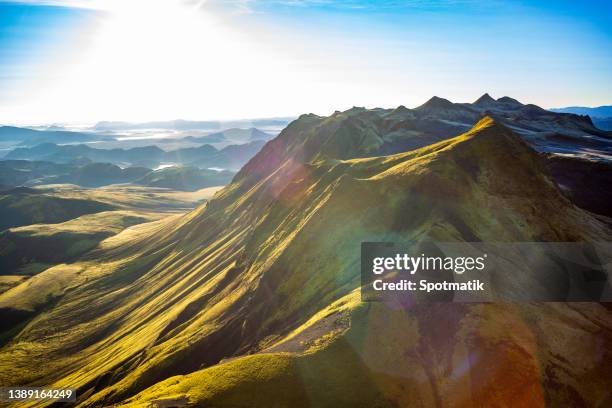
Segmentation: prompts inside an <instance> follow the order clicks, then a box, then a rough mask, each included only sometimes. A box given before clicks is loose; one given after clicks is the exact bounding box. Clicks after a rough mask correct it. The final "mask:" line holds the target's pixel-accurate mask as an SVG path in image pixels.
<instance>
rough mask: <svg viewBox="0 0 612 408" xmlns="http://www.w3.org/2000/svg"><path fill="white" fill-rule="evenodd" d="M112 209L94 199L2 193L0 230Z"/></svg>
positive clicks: (110, 206) (62, 220) (54, 221)
mask: <svg viewBox="0 0 612 408" xmlns="http://www.w3.org/2000/svg"><path fill="white" fill-rule="evenodd" d="M113 209H114V206H113V205H111V204H106V203H102V202H99V201H95V200H87V199H73V198H64V197H57V196H53V195H51V194H41V193H34V194H30V193H16V194H4V195H1V196H0V214H1V215H0V230H3V229H6V228H10V227H17V226H22V225H30V224H41V223H58V222H64V221H68V220H70V219H73V218H76V217H80V216H81V215H84V214H92V213H97V212H101V211H109V210H113Z"/></svg>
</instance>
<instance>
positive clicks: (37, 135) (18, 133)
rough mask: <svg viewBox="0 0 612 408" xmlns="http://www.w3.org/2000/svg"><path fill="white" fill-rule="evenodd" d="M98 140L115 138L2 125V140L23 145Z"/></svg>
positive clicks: (0, 128) (0, 130)
mask: <svg viewBox="0 0 612 408" xmlns="http://www.w3.org/2000/svg"><path fill="white" fill-rule="evenodd" d="M98 140H115V139H114V138H113V137H112V136H107V135H99V134H96V133H82V132H69V131H64V130H34V129H27V128H20V127H14V126H0V141H2V142H16V143H19V144H20V145H22V146H35V145H38V144H41V143H83V142H92V141H98Z"/></svg>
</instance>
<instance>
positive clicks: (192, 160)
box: [4, 140, 265, 169]
mask: <svg viewBox="0 0 612 408" xmlns="http://www.w3.org/2000/svg"><path fill="white" fill-rule="evenodd" d="M264 143H265V142H264V141H262V140H256V141H253V142H250V143H245V144H242V145H229V146H226V147H224V148H222V149H220V150H218V149H216V148H215V147H213V146H211V145H208V144H206V145H202V146H200V147H190V148H182V149H177V150H171V151H168V152H166V151H164V150H162V149H160V148H159V147H157V146H145V147H134V148H131V149H95V148H92V147H89V146H87V145H64V146H59V145H56V144H51V143H45V144H41V145H38V146H34V147H31V148H25V147H24V148H17V149H14V150H12V151H10V152H9V153H8V154H7V155H6V156H5V157H4V159H7V160H24V159H26V160H39V161H50V162H56V163H75V162H80V161H82V160H83V159H85V160H90V161H94V162H99V163H113V164H119V165H124V166H125V165H131V166H134V167H157V166H159V165H160V164H163V163H168V162H170V163H176V164H184V165H190V166H196V167H201V168H207V167H220V168H225V169H239V168H240V167H241V166H242V165H243V164H244V163H246V162H247V161H248V159H250V158H251V157H253V155H254V154H255V153H257V152H258V151H259V149H261V147H262V146H263V145H264Z"/></svg>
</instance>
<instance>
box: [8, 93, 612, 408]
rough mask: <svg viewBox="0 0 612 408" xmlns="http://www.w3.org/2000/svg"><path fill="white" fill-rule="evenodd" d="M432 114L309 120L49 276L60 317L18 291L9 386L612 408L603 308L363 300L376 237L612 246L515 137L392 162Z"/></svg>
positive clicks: (134, 402) (94, 401)
mask: <svg viewBox="0 0 612 408" xmlns="http://www.w3.org/2000/svg"><path fill="white" fill-rule="evenodd" d="M432 108H436V109H437V106H433V107H432ZM442 108H443V109H444V110H448V109H451V108H450V107H448V106H447V105H446V104H444V106H442ZM451 110H454V108H452V109H451ZM413 114H415V113H414V112H409V113H406V112H401V111H400V112H397V111H395V110H394V111H392V112H388V111H387V112H381V111H380V110H369V111H368V110H365V109H359V108H357V109H352V110H349V111H346V112H338V113H336V114H334V115H332V116H330V117H319V116H316V115H303V116H301V117H300V118H299V119H298V120H296V121H294V122H292V123H291V124H290V125H289V126H288V127H287V128H286V129H285V130H283V132H281V134H280V135H279V136H278V137H277V138H275V139H274V140H272V141H270V142H268V143H267V144H266V145H265V146H264V148H263V149H262V150H261V151H260V152H259V153H258V154H257V155H256V156H255V157H254V158H252V159H251V160H250V161H249V162H248V163H247V164H246V165H245V166H244V167H243V168H242V170H241V171H240V172H239V173H238V174H237V175H236V176H235V178H234V179H233V181H232V183H231V184H230V185H228V186H227V187H225V188H224V189H222V190H221V191H219V192H218V193H217V194H216V195H215V197H214V198H213V199H212V200H211V201H210V202H209V203H207V204H206V205H204V206H201V207H199V208H197V209H196V210H194V211H192V212H190V213H188V214H186V215H184V216H181V217H176V218H173V219H167V220H161V221H158V222H155V223H148V224H142V225H140V226H136V227H133V228H131V229H128V230H126V231H123V232H122V233H119V234H118V235H116V236H114V237H112V238H109V239H107V240H106V241H103V242H102V243H101V244H100V246H99V248H98V249H96V251H94V252H92V253H89V254H88V257H87V258H84V259H81V260H79V261H78V262H75V263H72V264H70V265H59V266H57V267H55V268H51V269H48V270H46V271H44V272H42V273H41V274H39V275H37V276H36V278H37V280H38V281H40V282H46V281H51V280H52V279H54V277H56V276H63V277H64V278H63V279H64V280H59V281H57V282H58V283H56V285H55V286H54V291H53V296H51V299H52V301H49V302H47V303H45V301H44V297H43V296H41V293H40V289H39V288H40V287H41V286H40V285H39V286H36V285H33V286H31V287H28V286H25V285H23V284H21V285H17V286H15V287H13V288H12V289H10V290H9V291H7V292H5V293H3V294H2V295H0V308H2V310H3V312H4V313H6V315H7V316H11V319H12V320H11V321H12V326H11V327H7V326H6V325H5V327H4V329H5V333H10V337H9V338H10V341H7V342H6V343H5V344H4V346H3V347H2V348H1V349H0V381H1V382H2V383H3V384H7V385H11V384H20V385H23V384H32V385H35V384H45V385H49V384H53V385H54V386H71V387H76V388H78V395H79V403H80V405H81V406H84V407H97V406H106V405H112V404H121V405H127V406H147V405H148V404H158V405H161V406H164V405H165V406H172V405H179V406H181V405H185V404H191V405H195V406H232V407H270V406H293V407H310V406H317V407H336V406H363V407H373V406H378V407H396V406H407V405H419V404H420V405H438V406H442V405H447V404H451V403H452V404H456V405H460V406H470V405H482V406H492V405H497V406H545V405H553V406H592V405H598V404H599V405H602V404H603V405H607V404H608V403H610V402H611V397H610V393H609V390H610V389H611V388H612V369H611V368H610V365H609V361H610V359H611V358H612V356H611V351H610V350H612V316H611V315H610V313H609V311H608V310H607V309H606V308H605V307H603V306H602V305H600V304H597V303H591V304H537V303H527V304H455V303H446V304H444V303H442V304H434V305H430V304H416V305H411V306H408V307H406V308H404V307H398V306H396V305H393V306H391V305H385V304H380V303H378V304H371V303H370V304H365V303H361V302H359V293H358V288H359V286H360V274H359V248H360V243H361V242H362V241H394V240H401V241H413V242H419V241H421V240H425V239H435V240H441V241H483V240H494V241H510V242H514V241H609V240H610V239H611V238H612V232H611V230H610V227H609V224H607V222H606V221H605V220H603V219H601V218H599V217H597V216H594V215H593V214H591V213H590V212H588V211H585V210H583V209H580V208H578V207H576V206H575V205H574V204H572V202H571V201H570V200H569V199H568V198H566V196H564V195H563V194H562V192H561V191H560V190H559V188H558V187H557V185H556V184H555V183H554V182H553V181H552V180H551V179H550V177H549V175H548V173H547V171H546V167H545V164H544V162H543V159H542V157H541V156H540V155H539V154H538V153H537V152H536V151H535V150H534V149H533V148H532V147H531V146H529V145H528V144H527V143H526V142H525V141H524V140H523V139H522V138H521V137H520V136H519V135H517V133H515V132H514V131H513V130H511V129H510V128H509V127H507V126H505V125H504V124H502V123H500V122H503V121H497V120H495V119H493V118H491V117H488V116H487V117H484V118H482V119H480V120H479V121H478V122H477V124H476V125H475V126H474V127H473V128H472V129H470V130H468V131H467V132H466V133H464V134H461V135H459V136H456V137H452V138H446V139H444V138H443V140H441V141H438V142H436V143H433V144H428V145H426V146H423V147H421V148H418V149H415V150H409V151H405V150H404V151H400V152H396V153H394V154H387V155H383V156H376V155H373V153H376V152H379V151H381V148H382V147H385V145H386V144H387V141H388V139H385V137H384V136H385V135H381V133H380V132H379V130H380V129H388V128H387V126H391V127H392V128H393V126H395V125H398V124H399V123H402V122H404V125H405V121H407V120H409V118H408V115H413ZM428 114H429V113H428ZM453 114H454V113H453ZM387 115H389V118H388V117H387ZM391 115H395V116H399V117H400V119H393V116H391ZM415 115H416V114H415ZM537 115H539V113H538V112H535V116H536V117H537ZM386 119H388V120H386ZM521 120H522V119H521ZM572 120H574V119H572ZM575 120H577V121H578V123H582V122H581V119H579V118H576V119H575ZM519 122H520V120H519ZM419 123H426V122H419ZM427 123H429V122H427ZM585 123H586V122H585ZM398 126H401V125H398ZM584 126H587V125H586V124H585V125H584ZM403 129H404V130H402V132H405V131H407V130H406V129H407V128H403ZM425 133H426V132H425ZM404 137H406V139H408V136H407V134H404ZM394 148H399V144H395V145H394ZM509 157H511V158H512V160H508V158H509ZM66 277H70V279H67V278H66ZM37 288H38V289H37ZM30 299H31V300H30ZM41 299H43V301H41ZM34 304H35V305H36V307H33V306H32V305H34ZM33 310H35V312H34V313H33V315H31V313H32V311H33ZM24 313H26V314H27V313H30V314H27V318H22V320H20V316H24ZM50 327H53V330H52V331H51V330H49V328H50ZM6 336H7V335H6V334H5V337H6ZM49 356H53V357H52V358H50V357H49ZM41 362H44V364H41Z"/></svg>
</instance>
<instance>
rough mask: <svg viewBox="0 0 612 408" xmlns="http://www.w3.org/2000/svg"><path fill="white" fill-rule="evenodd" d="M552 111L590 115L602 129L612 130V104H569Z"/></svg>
mask: <svg viewBox="0 0 612 408" xmlns="http://www.w3.org/2000/svg"><path fill="white" fill-rule="evenodd" d="M550 111H552V112H559V113H575V114H577V115H588V116H590V117H591V119H592V120H593V123H594V124H595V125H596V126H597V127H598V128H600V129H604V130H612V106H610V105H609V106H598V107H594V108H590V107H585V106H569V107H567V108H553V109H550Z"/></svg>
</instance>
